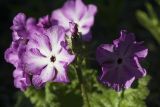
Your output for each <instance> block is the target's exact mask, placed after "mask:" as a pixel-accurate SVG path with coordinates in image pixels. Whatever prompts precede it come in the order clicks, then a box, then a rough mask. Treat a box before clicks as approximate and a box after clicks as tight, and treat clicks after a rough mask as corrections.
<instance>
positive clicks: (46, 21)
mask: <svg viewBox="0 0 160 107" xmlns="http://www.w3.org/2000/svg"><path fill="white" fill-rule="evenodd" d="M56 24H57V23H56V21H54V20H52V19H51V18H50V16H49V15H46V16H44V17H42V18H40V19H39V21H38V24H37V25H38V26H39V27H41V28H44V29H48V28H50V27H52V26H54V25H56Z"/></svg>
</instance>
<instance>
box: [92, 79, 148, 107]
mask: <svg viewBox="0 0 160 107" xmlns="http://www.w3.org/2000/svg"><path fill="white" fill-rule="evenodd" d="M149 80H150V76H146V77H144V78H142V79H140V80H139V81H138V86H137V87H136V88H130V89H127V90H124V91H123V92H115V91H114V90H112V89H107V88H106V87H104V86H102V85H100V84H98V83H97V84H95V87H96V88H97V90H96V91H94V92H92V93H91V94H90V98H91V105H92V107H146V104H145V101H144V100H145V99H146V97H147V96H148V94H149V90H148V88H147V84H148V82H149Z"/></svg>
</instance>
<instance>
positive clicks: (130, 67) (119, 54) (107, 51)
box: [96, 30, 148, 91]
mask: <svg viewBox="0 0 160 107" xmlns="http://www.w3.org/2000/svg"><path fill="white" fill-rule="evenodd" d="M147 53H148V49H147V48H145V47H144V45H143V42H136V41H135V36H134V35H133V34H132V33H127V32H126V31H124V30H123V31H121V35H120V38H119V39H116V40H114V41H113V44H103V45H100V46H99V47H98V48H97V52H96V58H97V61H98V62H99V64H100V65H101V67H102V72H101V75H100V77H99V80H100V82H102V83H103V84H104V85H107V86H109V87H112V88H113V89H115V90H116V91H120V90H122V89H123V88H126V89H127V88H129V87H130V86H131V84H132V82H133V81H134V80H135V79H138V78H140V77H143V76H145V75H146V70H145V69H144V68H142V67H141V65H140V63H139V61H141V60H142V59H144V58H145V57H146V56H147Z"/></svg>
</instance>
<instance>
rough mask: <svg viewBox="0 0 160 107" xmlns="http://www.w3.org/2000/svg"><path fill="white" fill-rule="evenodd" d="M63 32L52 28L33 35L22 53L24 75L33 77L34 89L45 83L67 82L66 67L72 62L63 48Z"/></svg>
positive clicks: (60, 29)
mask: <svg viewBox="0 0 160 107" xmlns="http://www.w3.org/2000/svg"><path fill="white" fill-rule="evenodd" d="M63 42H65V30H64V28H63V27H60V26H53V27H51V28H49V29H47V31H46V32H45V33H43V34H42V33H34V34H33V35H32V38H31V39H30V40H29V42H28V44H27V47H26V48H27V49H26V51H23V52H22V53H23V55H22V62H23V69H24V71H25V72H26V73H28V74H30V75H32V76H33V78H32V83H33V85H34V86H35V87H37V88H39V87H42V86H43V85H44V84H45V83H46V82H48V81H50V82H63V83H67V82H69V79H68V76H67V68H68V65H69V64H70V63H71V62H72V61H73V60H74V57H75V56H74V55H71V54H69V53H68V52H67V50H66V49H65V48H64V47H63V45H62V44H63Z"/></svg>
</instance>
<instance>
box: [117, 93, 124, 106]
mask: <svg viewBox="0 0 160 107" xmlns="http://www.w3.org/2000/svg"><path fill="white" fill-rule="evenodd" d="M123 97H124V90H123V91H122V92H121V93H120V101H119V103H118V107H121V103H122V100H123Z"/></svg>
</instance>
